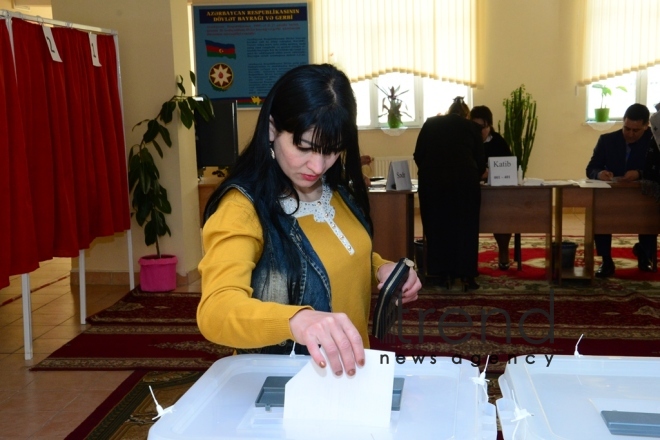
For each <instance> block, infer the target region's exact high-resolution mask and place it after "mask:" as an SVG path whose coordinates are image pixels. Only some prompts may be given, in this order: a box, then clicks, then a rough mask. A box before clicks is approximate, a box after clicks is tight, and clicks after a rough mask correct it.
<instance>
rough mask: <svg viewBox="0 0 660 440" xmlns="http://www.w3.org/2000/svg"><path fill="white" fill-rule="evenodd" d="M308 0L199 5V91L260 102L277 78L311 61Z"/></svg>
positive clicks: (196, 28)
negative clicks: (243, 4)
mask: <svg viewBox="0 0 660 440" xmlns="http://www.w3.org/2000/svg"><path fill="white" fill-rule="evenodd" d="M307 11H308V7H307V4H306V3H287V4H265V5H252V4H251V5H249V6H247V5H246V6H224V5H223V6H208V5H205V6H193V27H194V38H195V65H196V69H195V70H196V72H197V86H198V92H199V93H202V94H206V95H208V97H209V98H211V99H231V100H235V101H236V102H237V103H238V105H239V106H240V107H254V106H259V105H261V103H262V102H263V100H264V98H265V97H266V95H267V94H268V91H269V90H270V89H271V87H272V86H273V84H274V83H275V81H277V79H278V78H279V77H280V76H282V74H283V73H284V72H286V71H288V70H290V69H292V68H293V67H296V66H299V65H302V64H308V63H309V26H308V14H307Z"/></svg>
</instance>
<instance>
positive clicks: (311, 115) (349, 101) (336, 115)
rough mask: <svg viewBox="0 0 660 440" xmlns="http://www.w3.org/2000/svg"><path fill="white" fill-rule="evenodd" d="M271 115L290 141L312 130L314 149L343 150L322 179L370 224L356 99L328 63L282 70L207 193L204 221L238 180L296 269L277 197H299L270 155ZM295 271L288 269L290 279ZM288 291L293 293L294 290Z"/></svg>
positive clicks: (278, 129)
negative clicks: (229, 164) (223, 175)
mask: <svg viewBox="0 0 660 440" xmlns="http://www.w3.org/2000/svg"><path fill="white" fill-rule="evenodd" d="M271 118H272V120H273V125H274V127H275V129H276V130H277V132H278V133H279V132H284V131H286V132H289V133H292V134H293V142H294V144H296V145H300V143H301V140H302V136H303V134H304V133H305V132H307V131H308V130H312V138H311V139H310V140H311V145H312V146H313V148H314V149H315V151H317V152H319V153H322V154H331V153H341V155H340V157H339V159H338V160H337V161H336V162H335V163H334V164H333V165H332V167H330V169H328V171H327V172H326V173H325V183H326V184H327V185H328V186H330V188H332V189H333V190H336V189H337V187H339V186H343V187H344V188H346V189H347V190H348V192H349V193H350V194H351V196H352V197H353V198H354V199H355V200H356V202H357V204H358V206H360V208H361V209H362V211H363V214H364V216H365V218H366V219H367V222H368V224H369V225H370V226H371V217H370V216H369V198H368V193H367V187H366V185H365V183H364V180H363V178H362V166H361V165H360V149H359V145H358V130H357V124H356V118H357V104H356V102H355V96H354V94H353V89H352V88H351V83H350V81H349V80H348V78H347V77H346V75H345V74H344V73H343V72H341V71H340V70H338V69H337V68H336V67H334V66H332V65H330V64H320V65H316V64H309V65H303V66H298V67H296V68H293V69H291V70H289V71H288V72H286V73H285V74H284V75H283V76H282V77H281V78H280V79H279V80H278V81H277V82H276V83H275V85H273V87H272V89H271V90H270V92H269V93H268V95H267V96H266V99H265V100H264V103H263V105H262V107H261V111H260V113H259V117H258V119H257V124H256V127H255V129H254V134H253V136H252V139H251V140H250V142H249V144H248V146H247V147H246V148H245V150H244V151H243V152H242V153H241V155H240V156H239V157H238V160H237V162H236V165H235V166H234V167H233V169H232V170H231V172H230V174H229V176H228V178H227V179H226V180H225V181H224V182H223V184H222V185H221V186H220V187H219V188H218V189H217V190H216V191H215V192H214V194H213V195H212V196H211V198H210V199H209V202H208V204H207V205H206V209H205V211H204V220H205V221H206V220H207V219H208V217H209V216H210V215H211V214H213V213H214V212H215V211H216V209H217V208H218V205H219V203H220V199H221V194H222V193H223V189H224V187H226V186H227V185H230V184H232V183H235V182H239V183H240V184H241V185H242V186H245V187H247V188H248V189H249V191H250V193H251V194H252V196H253V197H254V204H255V209H256V210H257V213H258V215H259V218H260V220H262V221H261V223H262V226H264V227H265V226H266V225H267V224H272V225H274V227H275V228H276V230H277V233H278V234H280V236H281V237H282V239H283V240H282V241H283V242H284V243H285V246H286V247H287V249H286V256H287V258H288V259H290V262H291V264H289V266H290V267H292V269H293V271H294V272H295V271H296V270H297V271H299V270H300V264H299V262H298V261H297V260H296V258H298V257H297V254H296V250H295V248H294V244H293V242H292V241H291V238H290V237H289V235H288V233H287V232H286V231H284V230H282V228H281V225H280V222H279V221H278V216H280V215H286V214H285V213H284V211H283V209H282V208H281V206H280V204H279V200H280V199H281V198H282V197H288V196H291V197H294V198H295V199H296V200H298V193H297V192H296V190H295V188H294V187H293V184H292V182H291V180H290V179H289V178H288V177H287V176H286V174H284V172H283V171H282V169H281V168H280V167H279V165H278V164H277V161H276V160H275V159H273V157H272V156H271V145H270V142H269V124H270V120H271ZM260 208H261V209H260ZM264 220H268V221H264ZM264 239H266V231H264ZM298 275H299V274H298V273H292V274H290V276H289V284H290V285H291V282H292V281H293V280H297V277H298ZM294 285H296V286H297V285H298V283H294ZM290 290H291V289H290ZM289 294H290V295H292V292H291V291H290V293H289ZM294 296H295V295H294ZM290 299H291V300H295V299H296V298H294V297H291V298H290Z"/></svg>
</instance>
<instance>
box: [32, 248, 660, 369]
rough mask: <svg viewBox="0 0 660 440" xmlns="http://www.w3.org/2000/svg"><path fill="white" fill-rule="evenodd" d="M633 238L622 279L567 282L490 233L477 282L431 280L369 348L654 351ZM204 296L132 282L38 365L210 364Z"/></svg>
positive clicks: (653, 295)
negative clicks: (501, 259)
mask: <svg viewBox="0 0 660 440" xmlns="http://www.w3.org/2000/svg"><path fill="white" fill-rule="evenodd" d="M632 240H633V238H632V237H627V238H626V237H624V238H615V241H614V244H615V246H616V248H615V249H614V251H613V254H614V256H615V262H616V263H617V276H616V277H613V278H610V279H607V280H596V281H595V283H594V284H593V285H590V284H588V283H586V282H584V281H582V282H577V281H576V282H567V281H564V282H563V283H562V286H560V287H558V286H551V285H549V284H548V283H547V282H546V281H545V280H544V268H543V266H542V264H543V259H542V256H543V246H544V242H543V240H542V239H540V238H523V259H524V264H523V270H522V271H518V270H516V269H514V268H513V266H512V268H510V269H509V270H508V271H506V272H502V271H499V270H497V251H496V248H495V244H494V241H493V240H491V239H487V238H484V239H483V240H482V243H481V247H482V252H481V254H480V257H481V258H480V265H481V267H480V273H482V275H481V276H480V277H479V279H478V281H479V283H480V284H481V288H480V289H479V290H477V291H475V292H467V293H464V292H462V291H461V289H460V288H459V287H458V286H455V287H454V288H453V289H452V290H446V289H441V288H440V287H437V286H433V285H431V284H430V283H429V284H427V285H425V287H424V289H423V290H422V291H421V293H420V297H419V301H417V302H415V303H413V304H411V305H409V306H407V307H406V308H405V310H407V311H404V310H402V314H401V316H402V318H403V319H402V322H401V325H400V326H398V325H397V328H396V329H395V335H394V336H393V337H392V338H391V340H390V342H389V343H382V342H380V341H377V340H372V346H373V347H374V348H380V349H389V350H394V351H396V352H397V353H399V354H404V355H413V354H414V355H417V354H426V355H432V354H433V355H443V356H453V355H458V356H461V357H463V358H466V359H469V358H471V357H472V356H480V357H481V358H482V359H481V360H480V363H481V365H483V364H484V363H485V357H486V356H487V355H489V354H490V355H497V356H498V358H499V360H500V365H499V367H498V366H497V364H495V365H491V367H492V368H493V369H494V370H499V369H503V367H504V365H503V364H501V362H503V361H504V360H505V359H509V358H510V357H512V356H515V355H527V354H535V353H537V354H548V355H550V354H571V353H573V351H574V349H575V343H576V342H577V340H578V339H579V337H580V336H581V335H584V339H583V341H582V342H581V344H580V351H581V352H583V354H610V355H638V356H657V355H658V353H659V352H658V349H657V348H656V347H655V345H654V343H653V342H654V341H656V340H658V339H660V280H658V279H659V278H660V277H659V276H658V274H657V273H650V274H649V273H640V272H639V271H638V270H637V268H636V260H634V256H633V255H632V252H631V250H630V248H631V247H632ZM630 261H633V262H635V264H634V265H633V264H632V263H630ZM539 262H540V264H539ZM580 263H581V260H580V248H579V249H578V259H577V261H576V264H578V265H579V264H580ZM631 266H633V267H631ZM634 275H637V277H638V278H639V279H634V278H635V276H634ZM628 278H632V279H628ZM551 298H552V299H553V301H552V302H551ZM198 302H199V294H198V293H171V292H170V293H147V292H141V291H139V290H138V289H136V290H134V291H132V292H130V293H129V294H128V295H127V296H126V297H124V298H123V299H122V300H121V301H119V302H118V303H116V304H115V305H114V306H112V307H110V308H108V309H106V310H104V311H102V312H100V313H98V314H97V315H94V316H92V317H90V318H89V322H90V323H91V324H92V327H91V328H90V329H88V330H87V331H85V332H84V333H83V334H81V335H79V336H77V337H76V338H75V339H73V340H72V341H70V342H69V343H68V344H66V345H64V346H63V347H62V348H60V349H59V350H57V351H56V352H54V353H53V354H52V355H51V356H49V357H48V358H47V359H45V360H44V361H42V362H41V363H39V364H38V365H37V366H36V367H34V368H33V370H82V369H86V370H115V369H121V370H139V369H142V370H161V371H166V370H181V371H204V370H206V369H207V368H208V367H209V366H210V365H211V364H212V363H213V362H214V361H216V360H217V359H220V358H221V357H224V356H227V355H230V354H231V353H232V352H233V350H232V349H231V348H228V347H223V346H219V345H216V344H212V343H210V342H208V341H207V340H205V339H204V338H203V337H202V335H201V334H200V333H199V330H198V328H197V325H196V322H195V311H196V308H197V303H198ZM373 303H375V298H374V301H373ZM539 311H543V312H542V313H541V312H539ZM543 313H545V315H544V314H543ZM443 315H444V316H443ZM507 316H508V317H509V319H510V321H509V322H508V323H507V320H506V318H507ZM550 317H551V318H552V320H550V319H549V318H550ZM523 318H524V319H523ZM420 321H421V324H420ZM470 321H471V323H470ZM482 321H484V322H485V325H484V326H482ZM521 322H522V326H521ZM551 324H552V325H551ZM452 325H454V326H452ZM466 326H468V327H466ZM521 328H522V332H521ZM441 332H442V333H441ZM443 335H444V336H443ZM399 336H400V337H399ZM550 337H552V339H551V338H550ZM544 338H545V339H547V340H545V341H543V342H539V341H541V340H542V339H544ZM458 340H462V342H460V343H458V342H456V341H458ZM475 359H476V358H475Z"/></svg>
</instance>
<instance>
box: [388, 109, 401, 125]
mask: <svg viewBox="0 0 660 440" xmlns="http://www.w3.org/2000/svg"><path fill="white" fill-rule="evenodd" d="M402 125H403V122H401V113H389V114H388V115H387V126H388V127H390V128H399V127H401V126H402Z"/></svg>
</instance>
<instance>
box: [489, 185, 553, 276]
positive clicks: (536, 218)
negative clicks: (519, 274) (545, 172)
mask: <svg viewBox="0 0 660 440" xmlns="http://www.w3.org/2000/svg"><path fill="white" fill-rule="evenodd" d="M554 189H555V187H553V186H482V187H481V211H480V214H479V232H481V233H484V232H492V233H494V234H516V235H517V241H518V243H517V246H516V247H517V251H516V253H517V254H518V255H516V256H515V259H516V261H518V265H519V268H520V264H521V263H520V262H521V257H520V241H519V240H520V238H519V235H518V234H545V242H546V246H545V248H546V250H545V267H546V278H547V279H548V282H550V281H552V278H553V272H552V268H553V265H552V235H553V234H552V224H553V223H552V222H553V218H554V217H556V212H555V211H554V210H553V203H552V200H553V193H554Z"/></svg>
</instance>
